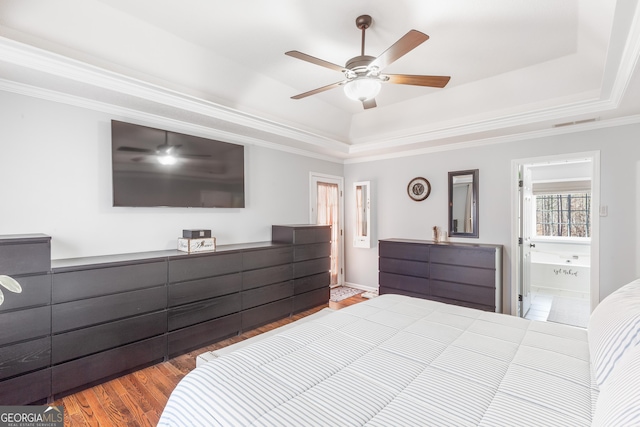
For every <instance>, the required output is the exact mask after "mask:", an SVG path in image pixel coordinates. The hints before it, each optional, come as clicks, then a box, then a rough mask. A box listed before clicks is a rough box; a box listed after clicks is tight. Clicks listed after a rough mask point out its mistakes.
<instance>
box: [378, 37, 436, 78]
mask: <svg viewBox="0 0 640 427" xmlns="http://www.w3.org/2000/svg"><path fill="white" fill-rule="evenodd" d="M427 40H429V36H428V35H426V34H424V33H421V32H420V31H416V30H411V31H409V32H408V33H407V34H405V35H404V36H402V37H401V38H400V40H398V41H397V42H395V43H394V44H393V45H392V46H391V47H390V48H389V49H387V50H385V51H384V52H382V55H380V56H378V57H377V58H376V59H375V60H374V61H373V62H372V63H371V65H370V67H373V66H375V67H378V68H379V69H381V70H382V69H383V68H385V67H386V66H388V65H390V64H391V63H392V62H394V61H396V60H397V59H399V58H401V57H402V56H404V55H406V54H407V53H409V52H410V51H412V50H413V49H415V48H416V47H418V46H419V45H420V44H422V43H424V42H426V41H427Z"/></svg>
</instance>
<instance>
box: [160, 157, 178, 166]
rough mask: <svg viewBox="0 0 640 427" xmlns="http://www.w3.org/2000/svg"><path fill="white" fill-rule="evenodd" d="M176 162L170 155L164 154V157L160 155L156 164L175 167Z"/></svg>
mask: <svg viewBox="0 0 640 427" xmlns="http://www.w3.org/2000/svg"><path fill="white" fill-rule="evenodd" d="M176 161H177V159H176V158H175V157H174V156H172V155H171V154H165V155H162V156H158V162H159V163H160V164H161V165H165V166H168V165H175V164H176Z"/></svg>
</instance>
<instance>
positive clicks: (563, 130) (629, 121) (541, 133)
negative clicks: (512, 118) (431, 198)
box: [344, 114, 640, 164]
mask: <svg viewBox="0 0 640 427" xmlns="http://www.w3.org/2000/svg"><path fill="white" fill-rule="evenodd" d="M638 123H640V114H637V115H633V116H628V117H622V118H615V119H610V120H597V121H594V122H587V123H581V124H575V125H572V126H561V127H553V128H549V129H543V130H536V131H530V132H521V133H517V134H511V135H504V136H497V137H492V138H484V139H474V140H470V141H465V142H459V143H453V144H445V145H438V146H435V147H427V148H419V149H415V150H407V151H402V152H398V153H389V154H380V155H374V156H365V157H358V158H353V159H346V160H345V161H344V164H355V163H368V162H375V161H379V160H390V159H397V158H402V157H412V156H419V155H423V154H432V153H440V152H443V151H452V150H464V149H469V148H476V147H481V146H487V145H496V144H507V143H515V142H523V141H528V140H531V139H538V138H545V137H549V136H556V135H565V134H570V133H577V132H587V131H591V130H596V129H605V128H610V127H617V126H627V125H634V124H638Z"/></svg>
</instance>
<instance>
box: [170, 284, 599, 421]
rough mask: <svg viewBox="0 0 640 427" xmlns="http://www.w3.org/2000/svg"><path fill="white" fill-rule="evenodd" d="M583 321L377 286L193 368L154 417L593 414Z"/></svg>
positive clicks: (559, 417) (580, 417) (531, 417)
mask: <svg viewBox="0 0 640 427" xmlns="http://www.w3.org/2000/svg"><path fill="white" fill-rule="evenodd" d="M596 397H597V387H596V386H595V385H594V383H593V382H592V375H591V369H590V362H589V348H588V344H587V331H586V330H583V329H579V328H573V327H569V326H563V325H558V324H553V323H544V322H536V321H529V320H524V319H520V318H517V317H513V316H507V315H502V314H496V313H488V312H483V311H478V310H474V309H468V308H463V307H458V306H453V305H447V304H442V303H438V302H433V301H428V300H422V299H415V298H410V297H405V296H400V295H383V296H380V297H377V298H374V299H372V300H369V301H366V302H363V303H360V304H356V305H353V306H350V307H347V308H344V309H342V310H339V311H336V312H334V313H331V314H329V315H327V316H322V317H319V318H317V319H313V320H310V321H308V322H305V323H301V324H300V325H297V326H295V327H292V328H289V329H286V330H283V331H281V332H278V333H275V334H273V335H271V336H269V337H267V338H265V339H263V340H261V341H259V342H257V343H255V344H252V345H249V346H247V347H244V348H241V349H239V350H237V351H234V352H231V353H229V354H227V355H224V356H222V357H220V358H217V359H215V360H213V361H212V362H209V363H206V364H204V365H203V366H201V367H199V368H197V369H195V370H194V371H192V372H191V373H189V374H188V375H187V376H186V377H185V378H184V379H183V380H182V381H181V382H180V384H179V385H178V386H177V387H176V389H175V390H174V392H173V394H172V395H171V398H170V399H169V402H168V403H167V406H166V408H165V410H164V412H163V414H162V417H161V419H160V423H159V425H160V426H197V425H203V426H236V425H237V426H246V425H251V426H306V425H308V426H331V425H335V426H405V425H406V426H413V425H415V426H517V425H523V426H544V425H549V426H560V425H561V426H588V425H590V424H591V419H592V413H593V407H594V404H595V399H596Z"/></svg>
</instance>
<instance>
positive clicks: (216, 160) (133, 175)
mask: <svg viewBox="0 0 640 427" xmlns="http://www.w3.org/2000/svg"><path fill="white" fill-rule="evenodd" d="M111 160H112V176H113V206H122V207H125V206H126V207H160V206H163V207H164V206H167V207H193V208H195V207H203V208H244V206H245V192H244V146H242V145H238V144H231V143H228V142H222V141H216V140H213V139H207V138H200V137H196V136H190V135H185V134H181V133H176V132H169V131H165V130H161V129H155V128H151V127H146V126H140V125H135V124H131V123H125V122H121V121H117V120H112V121H111Z"/></svg>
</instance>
